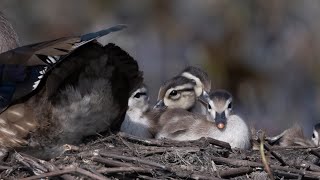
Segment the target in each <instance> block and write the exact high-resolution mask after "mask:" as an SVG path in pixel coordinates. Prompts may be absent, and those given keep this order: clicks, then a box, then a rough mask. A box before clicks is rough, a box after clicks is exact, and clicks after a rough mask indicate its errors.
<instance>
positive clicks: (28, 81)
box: [0, 25, 126, 113]
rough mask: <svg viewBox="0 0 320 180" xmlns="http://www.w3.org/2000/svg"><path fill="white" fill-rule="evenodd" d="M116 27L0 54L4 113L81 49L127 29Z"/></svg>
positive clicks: (0, 109)
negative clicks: (69, 56)
mask: <svg viewBox="0 0 320 180" xmlns="http://www.w3.org/2000/svg"><path fill="white" fill-rule="evenodd" d="M125 27H126V26H124V25H118V26H114V27H111V28H108V29H104V30H101V31H98V32H94V33H89V34H85V35H82V36H74V37H65V38H59V39H55V40H51V41H45V42H40V43H35V44H31V45H26V46H21V47H17V48H15V49H12V50H9V51H6V52H4V53H1V54H0V78H1V84H0V96H1V99H0V113H1V112H3V111H4V110H5V109H6V108H7V107H8V106H9V105H10V104H13V103H16V102H17V101H18V100H20V99H22V98H23V97H25V96H27V95H29V94H31V93H32V92H34V91H35V90H37V87H38V86H39V84H40V83H41V82H42V80H43V79H45V78H46V75H47V74H48V73H49V72H50V71H51V70H52V69H53V68H54V67H55V66H56V65H57V64H58V63H60V62H62V61H64V59H65V58H66V57H68V55H69V54H70V53H72V52H73V51H74V50H76V49H78V48H79V47H81V46H83V45H85V44H87V43H89V42H91V41H94V40H95V39H97V38H99V37H102V36H105V35H107V34H109V33H111V32H115V31H119V30H122V29H123V28H125Z"/></svg>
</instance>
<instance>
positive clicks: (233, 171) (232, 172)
mask: <svg viewBox="0 0 320 180" xmlns="http://www.w3.org/2000/svg"><path fill="white" fill-rule="evenodd" d="M252 171H253V168H251V167H240V168H229V169H227V170H221V171H219V174H220V176H221V177H223V178H232V177H236V176H241V175H244V174H249V173H251V172H252Z"/></svg>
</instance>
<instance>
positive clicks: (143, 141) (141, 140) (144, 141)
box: [117, 132, 164, 146]
mask: <svg viewBox="0 0 320 180" xmlns="http://www.w3.org/2000/svg"><path fill="white" fill-rule="evenodd" d="M117 135H118V136H120V137H122V138H125V139H127V140H128V141H131V142H134V143H140V144H143V145H146V146H162V145H163V143H164V142H163V141H161V140H157V139H146V138H141V137H136V136H133V135H129V134H126V133H124V132H119V133H118V134H117Z"/></svg>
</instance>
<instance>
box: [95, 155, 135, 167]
mask: <svg viewBox="0 0 320 180" xmlns="http://www.w3.org/2000/svg"><path fill="white" fill-rule="evenodd" d="M92 160H93V161H96V162H99V163H103V164H105V165H107V166H110V167H131V166H132V165H131V164H129V163H123V162H120V161H115V160H112V159H106V158H102V157H93V158H92Z"/></svg>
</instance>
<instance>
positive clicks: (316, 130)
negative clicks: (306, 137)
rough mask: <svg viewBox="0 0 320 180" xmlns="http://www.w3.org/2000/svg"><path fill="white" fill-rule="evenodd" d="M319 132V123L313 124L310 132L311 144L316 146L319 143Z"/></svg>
mask: <svg viewBox="0 0 320 180" xmlns="http://www.w3.org/2000/svg"><path fill="white" fill-rule="evenodd" d="M319 132H320V123H318V124H316V125H314V126H313V133H312V138H311V140H312V142H313V144H314V145H316V146H319V145H320V139H319Z"/></svg>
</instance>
